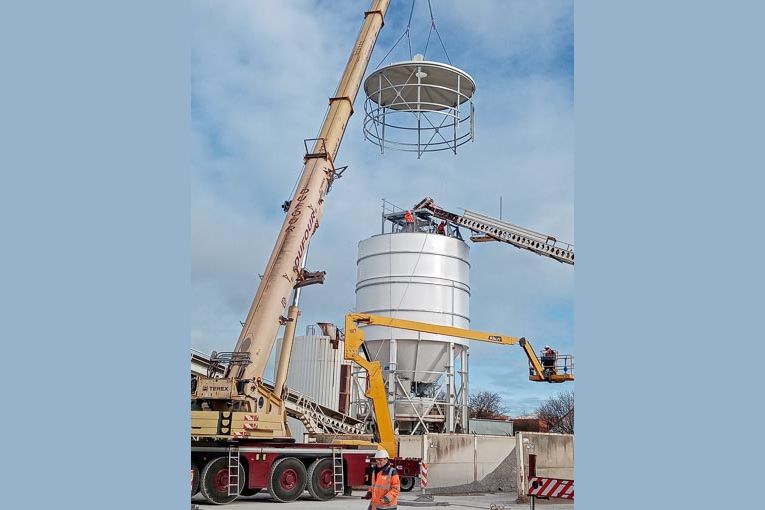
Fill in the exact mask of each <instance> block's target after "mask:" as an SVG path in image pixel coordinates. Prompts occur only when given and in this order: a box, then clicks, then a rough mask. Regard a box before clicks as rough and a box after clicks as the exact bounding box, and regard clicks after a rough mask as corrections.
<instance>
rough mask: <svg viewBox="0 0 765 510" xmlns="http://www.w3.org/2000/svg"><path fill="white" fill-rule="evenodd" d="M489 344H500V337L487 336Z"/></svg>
mask: <svg viewBox="0 0 765 510" xmlns="http://www.w3.org/2000/svg"><path fill="white" fill-rule="evenodd" d="M489 342H499V343H502V337H501V336H497V335H489Z"/></svg>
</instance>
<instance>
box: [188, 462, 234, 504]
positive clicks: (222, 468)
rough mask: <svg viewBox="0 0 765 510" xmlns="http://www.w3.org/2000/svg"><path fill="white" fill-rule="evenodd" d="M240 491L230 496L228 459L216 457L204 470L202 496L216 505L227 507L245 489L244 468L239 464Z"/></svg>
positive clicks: (200, 483) (201, 482)
mask: <svg viewBox="0 0 765 510" xmlns="http://www.w3.org/2000/svg"><path fill="white" fill-rule="evenodd" d="M239 473H240V476H239V484H238V485H239V487H238V488H239V490H238V491H237V493H236V494H234V495H233V496H229V495H228V478H229V477H228V457H215V458H214V459H212V460H210V462H208V463H207V465H206V466H205V467H204V469H202V476H201V477H200V479H199V489H200V491H201V492H202V495H203V496H204V497H205V499H207V501H209V502H210V503H213V504H215V505H225V504H226V503H231V502H232V501H234V500H235V499H236V497H237V496H238V495H239V493H240V492H242V489H243V488H244V477H243V476H241V475H242V474H243V473H244V466H242V463H241V462H240V463H239Z"/></svg>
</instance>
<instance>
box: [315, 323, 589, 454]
mask: <svg viewBox="0 0 765 510" xmlns="http://www.w3.org/2000/svg"><path fill="white" fill-rule="evenodd" d="M359 325H366V326H385V327H389V328H398V329H406V330H410V331H419V332H422V333H433V334H436V335H445V336H453V337H458V338H466V339H468V340H478V341H481V342H489V343H493V344H502V345H515V344H519V345H520V346H521V347H522V348H523V351H524V352H525V353H526V357H527V358H528V360H529V365H530V374H529V380H530V381H534V382H543V381H546V382H551V383H552V382H556V383H559V382H565V381H573V380H574V374H573V372H571V373H569V368H570V369H573V367H569V368H567V369H566V371H565V372H564V373H561V374H559V373H557V371H555V370H553V371H552V372H550V371H549V370H545V369H544V368H543V366H542V363H540V361H539V358H537V355H536V353H535V352H534V349H533V348H532V347H531V343H530V342H529V341H528V340H526V339H525V338H518V337H513V336H507V335H500V334H496V333H486V332H483V331H474V330H470V329H462V328H455V327H452V326H442V325H439V324H428V323H425V322H416V321H410V320H405V319H396V318H394V317H382V316H380V315H373V314H368V313H349V314H347V315H346V316H345V343H344V356H345V359H346V360H349V361H353V362H355V363H357V364H358V365H359V366H361V367H362V368H363V369H364V370H366V372H367V375H368V382H369V388H368V389H367V392H366V396H367V397H368V398H369V399H370V400H371V401H372V407H373V409H374V414H375V418H376V420H377V432H378V435H379V438H378V439H379V442H380V444H381V445H382V446H383V448H385V449H386V450H387V451H388V453H390V455H391V457H396V456H397V455H398V445H397V443H396V439H395V436H394V433H393V421H392V419H391V416H390V410H389V409H388V398H387V393H386V391H385V382H384V381H383V376H382V367H381V366H380V362H379V361H370V360H369V357H368V356H366V357H364V356H362V355H361V353H360V352H359V351H360V350H364V331H363V330H362V329H361V328H360V327H359ZM325 333H327V329H326V328H325ZM330 336H332V334H331V333H330Z"/></svg>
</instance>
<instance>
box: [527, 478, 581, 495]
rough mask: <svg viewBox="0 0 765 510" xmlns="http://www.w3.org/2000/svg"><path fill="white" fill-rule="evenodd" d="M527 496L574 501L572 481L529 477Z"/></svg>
mask: <svg viewBox="0 0 765 510" xmlns="http://www.w3.org/2000/svg"><path fill="white" fill-rule="evenodd" d="M529 496H536V497H538V498H563V499H574V481H573V480H558V479H556V478H540V477H537V476H532V477H529Z"/></svg>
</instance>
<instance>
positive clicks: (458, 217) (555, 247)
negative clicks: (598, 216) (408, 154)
mask: <svg viewBox="0 0 765 510" xmlns="http://www.w3.org/2000/svg"><path fill="white" fill-rule="evenodd" d="M412 210H413V211H416V212H424V213H426V214H428V213H429V214H431V215H432V216H433V217H435V218H438V219H440V220H444V221H448V222H451V223H453V224H455V225H458V226H461V227H465V228H468V229H470V230H471V231H473V232H477V233H479V234H483V235H482V236H473V237H471V238H470V239H471V240H472V241H473V242H484V241H502V242H505V243H508V244H512V245H513V246H515V247H517V248H522V249H524V250H529V251H530V252H533V253H536V254H537V255H542V256H545V257H550V258H551V259H554V260H557V261H558V262H562V263H564V264H571V265H572V266H573V265H574V245H572V244H569V243H564V242H560V243H559V242H558V240H557V239H555V238H554V237H553V236H550V235H547V234H541V233H539V232H534V231H533V230H529V229H526V228H523V227H519V226H517V225H513V224H512V223H507V222H506V221H502V220H498V219H496V218H492V217H491V216H486V215H485V214H481V213H477V212H473V211H468V210H467V209H465V212H464V214H456V213H452V212H449V211H447V210H445V209H442V208H441V207H439V206H437V205H436V204H435V202H434V201H433V199H432V198H430V197H427V198H424V199H422V200H421V201H420V202H419V203H417V205H415V206H414V207H413V208H412Z"/></svg>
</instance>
